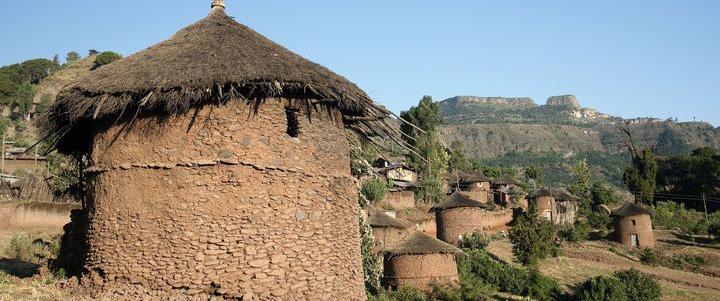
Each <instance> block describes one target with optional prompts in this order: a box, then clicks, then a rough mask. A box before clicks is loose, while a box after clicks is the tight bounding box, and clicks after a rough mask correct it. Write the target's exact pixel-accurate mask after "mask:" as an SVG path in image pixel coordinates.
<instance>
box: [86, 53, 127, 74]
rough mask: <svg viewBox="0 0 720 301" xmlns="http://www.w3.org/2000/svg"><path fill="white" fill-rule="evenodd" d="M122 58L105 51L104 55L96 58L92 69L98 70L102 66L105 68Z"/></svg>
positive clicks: (101, 54)
mask: <svg viewBox="0 0 720 301" xmlns="http://www.w3.org/2000/svg"><path fill="white" fill-rule="evenodd" d="M121 58H122V55H120V54H118V53H115V52H112V51H105V52H103V53H100V54H98V55H97V56H96V57H95V62H94V63H93V67H92V69H93V70H94V69H97V68H100V67H102V66H105V65H107V64H110V63H112V62H114V61H117V60H119V59H121Z"/></svg>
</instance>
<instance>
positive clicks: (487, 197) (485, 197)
mask: <svg viewBox="0 0 720 301" xmlns="http://www.w3.org/2000/svg"><path fill="white" fill-rule="evenodd" d="M492 181H493V179H491V178H489V177H487V176H485V175H484V174H483V173H481V172H473V173H467V174H463V175H462V176H461V177H460V178H459V181H458V183H457V186H458V187H457V188H458V190H460V191H462V194H464V195H465V196H467V197H469V198H471V199H473V200H476V201H478V202H481V203H487V202H490V201H492V190H491V183H492Z"/></svg>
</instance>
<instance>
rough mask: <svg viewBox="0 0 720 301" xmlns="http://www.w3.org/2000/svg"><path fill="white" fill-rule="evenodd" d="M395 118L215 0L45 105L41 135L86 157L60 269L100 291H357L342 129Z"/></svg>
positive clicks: (264, 295) (274, 294)
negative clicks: (163, 37)
mask: <svg viewBox="0 0 720 301" xmlns="http://www.w3.org/2000/svg"><path fill="white" fill-rule="evenodd" d="M388 114H389V112H388V111H387V110H386V109H384V108H382V107H381V106H378V105H375V104H374V103H373V102H372V100H371V99H370V98H369V97H368V96H367V95H366V94H365V93H364V92H363V91H362V90H360V89H359V88H358V87H357V86H356V85H354V84H353V83H351V82H349V81H348V80H346V79H345V78H343V77H341V76H339V75H337V74H335V73H333V72H331V71H330V70H328V69H326V68H324V67H322V66H320V65H318V64H316V63H313V62H310V61H308V60H306V59H304V58H302V57H300V56H299V55H297V54H295V53H292V52H291V51H289V50H287V49H286V48H284V47H282V46H280V45H278V44H275V43H274V42H272V41H270V40H269V39H267V38H265V37H263V36H261V35H260V34H258V33H256V32H255V31H253V30H252V29H250V28H248V27H246V26H244V25H241V24H239V23H237V22H236V21H235V20H234V19H233V18H232V17H229V16H227V15H226V14H225V12H224V4H223V1H221V0H215V1H214V2H213V5H212V11H211V13H210V14H209V16H208V17H207V18H205V19H202V20H200V21H198V22H197V23H195V24H192V25H190V26H188V27H187V28H184V29H182V30H180V31H179V32H178V33H177V34H175V35H174V36H173V37H172V38H171V39H169V40H167V41H164V42H161V43H159V44H157V45H155V46H152V47H150V48H147V49H145V50H143V51H141V52H139V53H137V54H134V55H131V56H129V57H127V58H124V59H121V60H118V61H116V62H114V63H112V64H108V65H106V66H103V67H101V68H99V69H97V70H95V71H93V72H92V73H91V74H90V75H89V76H88V77H86V78H83V79H80V80H78V81H77V82H75V83H73V84H71V85H69V86H68V87H67V88H65V90H64V91H62V92H61V93H60V95H59V97H58V100H57V102H56V103H55V104H54V105H53V107H51V108H50V109H49V111H48V115H47V116H46V117H45V120H44V121H43V124H44V126H43V129H44V131H45V133H46V134H47V135H49V139H50V141H52V142H53V143H54V145H55V147H57V149H58V150H59V151H60V152H63V153H73V154H83V155H85V156H86V158H88V160H89V164H88V165H89V166H88V168H87V169H86V170H85V175H86V178H87V194H86V196H85V201H84V202H85V204H84V208H85V209H84V210H83V211H80V212H75V213H74V214H73V223H72V224H70V225H68V226H67V227H66V235H65V237H64V238H63V241H64V244H63V251H62V254H61V257H60V260H59V262H58V264H60V265H63V266H64V267H65V268H66V270H67V271H68V272H75V273H82V274H83V277H82V279H83V283H84V284H86V285H87V286H89V287H94V288H97V291H102V290H113V291H115V292H116V293H117V292H118V291H120V292H123V291H130V290H128V289H123V288H138V287H140V288H142V289H148V290H152V291H153V292H154V293H157V294H160V295H158V296H162V294H167V295H170V294H184V295H199V296H198V297H200V298H204V297H209V296H221V297H225V298H238V299H239V298H242V299H243V300H251V299H260V300H278V299H281V300H297V299H303V300H327V299H330V300H364V299H365V291H364V285H363V271H362V263H361V255H360V239H359V229H358V223H359V221H358V217H359V211H360V209H359V206H358V202H357V197H358V196H357V189H356V184H355V181H354V179H353V177H352V176H351V174H350V170H349V166H350V159H349V146H348V143H347V140H346V133H347V131H346V128H349V129H352V130H354V131H355V132H357V133H360V134H363V133H368V132H374V131H376V130H378V131H379V130H380V129H383V132H385V130H389V131H393V130H392V128H390V127H389V126H387V123H386V121H385V120H384V118H386V117H387V116H388ZM388 133H395V132H388ZM158 298H161V297H158ZM162 299H165V298H162Z"/></svg>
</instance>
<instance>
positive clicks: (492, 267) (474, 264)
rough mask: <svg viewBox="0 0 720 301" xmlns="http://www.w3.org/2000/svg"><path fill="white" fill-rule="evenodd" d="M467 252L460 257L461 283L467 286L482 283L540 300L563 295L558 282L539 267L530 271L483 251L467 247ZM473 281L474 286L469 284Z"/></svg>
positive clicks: (553, 298)
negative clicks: (507, 263)
mask: <svg viewBox="0 0 720 301" xmlns="http://www.w3.org/2000/svg"><path fill="white" fill-rule="evenodd" d="M465 253H466V255H465V256H461V257H460V258H458V271H459V275H460V282H461V283H463V286H464V287H475V288H477V287H478V286H480V285H479V284H478V283H480V284H485V285H487V286H491V287H496V288H497V289H498V290H500V291H503V292H507V293H511V294H514V295H526V296H531V297H533V298H534V299H537V300H556V299H557V298H559V297H560V296H561V294H562V292H561V290H560V285H559V284H558V283H557V281H555V280H554V279H552V278H549V277H546V276H543V275H542V274H540V273H539V272H537V270H531V271H530V272H528V271H526V270H524V269H520V268H516V267H513V266H509V265H506V264H503V263H501V262H498V261H496V260H494V259H492V258H491V257H490V256H489V255H488V254H487V253H486V252H485V251H482V250H477V249H475V250H466V252H465ZM472 283H474V284H475V285H468V284H472ZM485 292H487V290H485ZM468 295H469V294H468Z"/></svg>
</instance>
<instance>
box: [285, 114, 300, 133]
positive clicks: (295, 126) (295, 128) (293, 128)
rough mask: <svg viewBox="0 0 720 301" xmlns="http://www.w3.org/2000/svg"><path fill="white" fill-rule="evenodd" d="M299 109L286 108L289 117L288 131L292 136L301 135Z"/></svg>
mask: <svg viewBox="0 0 720 301" xmlns="http://www.w3.org/2000/svg"><path fill="white" fill-rule="evenodd" d="M298 111H299V110H298V109H295V108H285V118H287V131H286V133H287V134H288V135H290V137H294V138H297V137H298V136H300V119H298Z"/></svg>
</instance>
